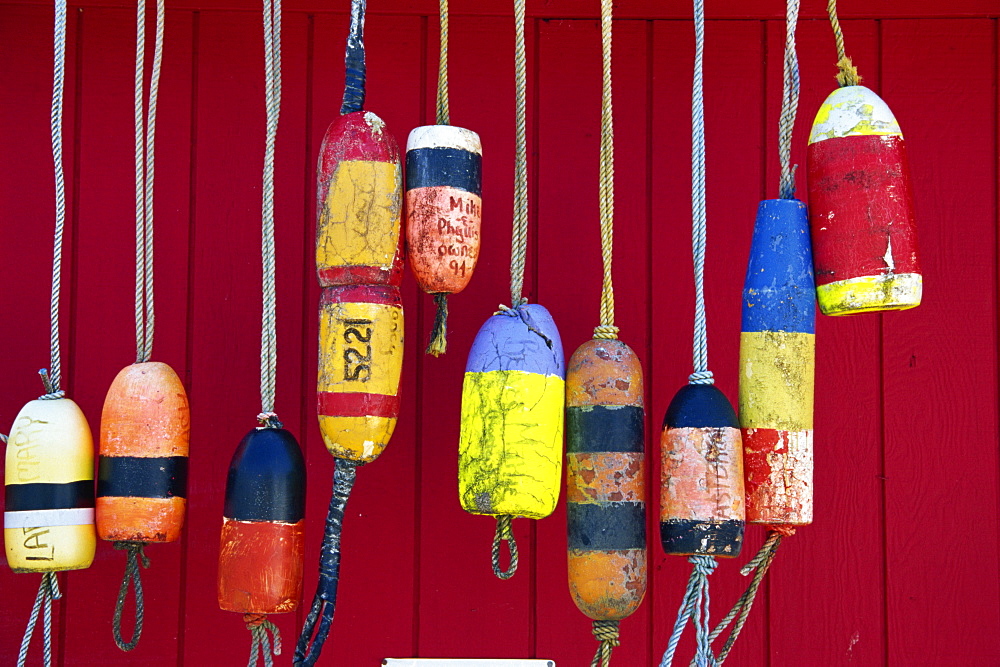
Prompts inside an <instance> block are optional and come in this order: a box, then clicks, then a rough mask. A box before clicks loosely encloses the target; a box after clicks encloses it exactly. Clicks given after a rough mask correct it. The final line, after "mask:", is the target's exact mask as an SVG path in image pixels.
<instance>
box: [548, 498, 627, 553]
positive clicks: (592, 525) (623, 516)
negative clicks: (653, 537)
mask: <svg viewBox="0 0 1000 667" xmlns="http://www.w3.org/2000/svg"><path fill="white" fill-rule="evenodd" d="M566 523H567V526H568V527H569V548H570V549H586V550H591V551H593V550H602V551H611V550H617V549H645V548H646V510H645V505H644V504H642V503H606V504H605V503H602V504H600V505H592V504H589V503H566Z"/></svg>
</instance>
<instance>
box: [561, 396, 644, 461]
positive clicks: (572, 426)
mask: <svg viewBox="0 0 1000 667" xmlns="http://www.w3.org/2000/svg"><path fill="white" fill-rule="evenodd" d="M644 421H645V415H644V413H643V408H642V406H638V405H621V406H618V405H615V406H606V405H593V406H590V405H588V406H586V407H570V408H566V443H567V449H566V451H567V452H570V453H581V454H582V453H584V452H641V451H643V433H644V431H643V424H644Z"/></svg>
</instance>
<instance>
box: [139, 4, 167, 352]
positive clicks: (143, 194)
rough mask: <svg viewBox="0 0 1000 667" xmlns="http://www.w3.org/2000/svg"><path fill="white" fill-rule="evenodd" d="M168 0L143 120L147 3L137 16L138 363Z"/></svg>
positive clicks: (149, 319) (147, 297) (148, 287)
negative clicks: (158, 99) (157, 106)
mask: <svg viewBox="0 0 1000 667" xmlns="http://www.w3.org/2000/svg"><path fill="white" fill-rule="evenodd" d="M163 26H164V0H157V2H156V41H155V43H154V47H153V72H152V75H151V76H150V79H149V108H148V110H147V111H146V118H145V121H144V120H143V114H142V108H143V98H144V97H145V93H144V90H143V84H144V81H143V77H144V70H145V58H146V2H145V0H137V2H136V16H135V360H136V363H142V362H145V361H149V358H150V356H151V355H152V353H153V325H154V322H155V316H154V311H153V181H154V179H153V165H154V159H153V148H154V139H155V136H156V101H157V98H158V97H159V90H160V69H161V66H162V63H163Z"/></svg>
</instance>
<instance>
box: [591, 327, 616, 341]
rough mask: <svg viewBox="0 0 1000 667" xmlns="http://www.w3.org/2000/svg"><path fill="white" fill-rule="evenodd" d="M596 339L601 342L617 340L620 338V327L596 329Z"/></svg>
mask: <svg viewBox="0 0 1000 667" xmlns="http://www.w3.org/2000/svg"><path fill="white" fill-rule="evenodd" d="M594 338H597V339H600V340H616V339H617V338H618V327H616V326H615V325H613V324H612V325H608V326H605V325H603V324H602V325H600V326H596V327H594Z"/></svg>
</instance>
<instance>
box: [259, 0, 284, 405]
mask: <svg viewBox="0 0 1000 667" xmlns="http://www.w3.org/2000/svg"><path fill="white" fill-rule="evenodd" d="M264 79H265V85H264V100H265V104H266V107H267V139H266V142H265V145H264V186H263V201H262V207H261V208H262V216H261V217H262V223H261V255H262V257H263V262H262V264H263V273H264V276H263V306H262V314H261V336H260V402H261V412H264V413H273V412H274V391H275V374H276V369H277V365H278V343H277V331H276V329H277V323H276V316H275V313H276V310H277V306H276V305H275V284H274V282H275V276H274V264H275V261H274V143H275V140H276V139H277V134H278V114H279V112H280V111H281V0H264Z"/></svg>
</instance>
